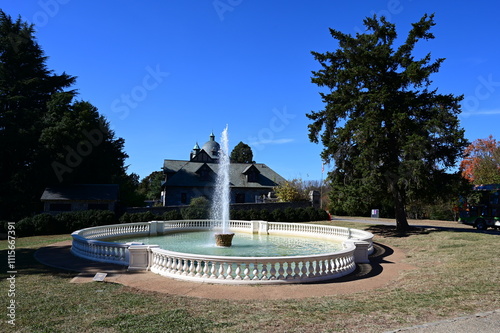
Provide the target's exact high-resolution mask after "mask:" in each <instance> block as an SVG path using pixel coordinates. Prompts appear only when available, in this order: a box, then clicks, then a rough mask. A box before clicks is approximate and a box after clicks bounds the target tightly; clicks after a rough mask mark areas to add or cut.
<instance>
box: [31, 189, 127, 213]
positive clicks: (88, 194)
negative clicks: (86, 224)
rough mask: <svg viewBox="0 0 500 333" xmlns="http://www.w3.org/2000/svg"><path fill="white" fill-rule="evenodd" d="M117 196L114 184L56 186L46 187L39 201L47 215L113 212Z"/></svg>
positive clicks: (117, 191) (117, 190)
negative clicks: (88, 211)
mask: <svg viewBox="0 0 500 333" xmlns="http://www.w3.org/2000/svg"><path fill="white" fill-rule="evenodd" d="M118 194H119V186H118V185H116V184H74V185H58V186H51V187H47V188H46V189H45V191H44V192H43V194H42V197H41V198H40V200H41V201H42V202H43V207H44V209H43V210H44V212H47V213H59V212H69V211H79V210H88V209H97V210H111V211H114V210H115V206H116V203H117V201H118Z"/></svg>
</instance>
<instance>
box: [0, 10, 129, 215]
mask: <svg viewBox="0 0 500 333" xmlns="http://www.w3.org/2000/svg"><path fill="white" fill-rule="evenodd" d="M46 60H47V57H46V56H45V55H44V53H43V50H42V49H41V47H40V46H39V45H38V43H37V42H36V40H35V37H34V29H33V26H32V25H29V24H27V23H25V22H22V20H21V19H20V18H19V19H17V20H16V21H13V20H12V18H11V17H10V16H8V15H7V14H5V13H4V12H3V11H1V10H0V219H16V218H20V217H23V216H26V215H29V214H32V213H34V212H37V211H39V209H40V207H41V205H40V196H41V193H42V192H43V189H44V188H45V187H46V186H47V185H53V184H66V183H67V184H71V183H93V184H102V183H115V184H124V185H127V184H133V181H131V179H130V177H129V176H128V175H127V174H126V167H125V166H124V161H125V158H126V157H127V155H126V154H125V152H123V146H124V140H123V139H121V138H115V136H114V133H113V131H111V130H110V128H109V124H108V123H107V121H106V120H105V118H104V117H103V116H102V115H100V114H99V113H98V111H97V109H96V108H95V107H94V106H92V105H91V104H90V103H88V102H83V101H74V98H75V95H76V92H75V91H74V90H70V89H69V88H70V87H71V85H72V84H74V82H75V77H72V76H70V75H67V74H65V73H63V74H61V75H57V74H54V72H53V71H51V70H49V69H48V68H47V66H46ZM124 188H130V186H124ZM133 190H135V189H133ZM123 197H127V195H124V193H122V198H123Z"/></svg>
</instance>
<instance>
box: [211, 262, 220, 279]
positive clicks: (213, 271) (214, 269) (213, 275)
mask: <svg viewBox="0 0 500 333" xmlns="http://www.w3.org/2000/svg"><path fill="white" fill-rule="evenodd" d="M217 265H218V263H217V262H215V261H214V262H212V268H211V269H210V278H211V279H213V278H217Z"/></svg>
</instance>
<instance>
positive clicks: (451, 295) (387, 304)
mask: <svg viewBox="0 0 500 333" xmlns="http://www.w3.org/2000/svg"><path fill="white" fill-rule="evenodd" d="M328 223H331V222H328ZM328 223H327V222H325V224H328ZM335 224H336V225H341V226H348V227H355V228H359V229H367V230H369V231H371V232H373V233H375V235H376V236H375V241H376V242H378V243H381V244H384V245H386V246H389V247H397V248H399V249H401V250H403V251H404V252H405V254H406V255H407V259H406V260H405V261H406V263H408V264H411V265H413V266H415V267H416V269H413V270H406V271H403V272H401V274H400V277H399V278H397V279H395V280H393V281H392V283H390V284H389V285H388V286H387V287H385V288H382V289H377V290H374V291H370V292H355V291H353V293H352V294H349V295H338V296H328V297H316V298H306V299H297V300H275V301H229V300H210V299H200V298H193V297H184V296H173V295H166V294H155V293H151V292H143V291H137V290H134V289H131V288H129V287H124V286H121V285H116V284H112V283H97V282H93V283H85V284H73V283H70V280H71V279H72V278H73V277H74V276H75V275H74V273H68V272H63V271H58V270H54V269H50V268H47V267H45V266H43V265H41V264H39V263H38V262H37V261H36V260H35V259H34V258H33V253H34V252H35V250H36V249H37V248H39V247H42V246H44V245H48V244H51V243H55V242H59V241H62V240H69V239H70V237H69V236H68V235H58V236H43V237H29V238H21V239H17V241H16V266H17V267H16V268H17V271H18V274H16V280H15V301H16V321H15V323H16V326H15V327H12V326H11V325H9V324H8V323H7V319H8V318H7V305H8V302H9V299H10V298H9V297H7V293H8V291H9V281H8V280H7V279H6V278H7V277H8V276H7V275H6V274H5V272H6V271H7V269H6V268H4V269H3V270H2V271H1V272H0V273H1V282H0V290H1V293H2V295H3V297H2V309H3V312H4V313H3V314H2V316H3V318H2V323H1V324H0V331H1V332H51V333H52V332H269V331H277V332H310V331H314V332H380V331H384V330H389V329H396V328H399V327H405V326H411V325H415V324H419V323H424V322H428V321H435V320H441V319H444V318H447V317H451V316H461V315H465V314H474V313H477V312H482V311H489V310H494V309H498V308H500V300H499V297H498V295H499V294H500V287H499V285H500V269H499V267H500V259H499V257H498V248H499V245H500V235H499V234H498V232H478V231H476V230H474V229H470V230H469V231H461V232H457V231H439V230H431V231H425V232H422V231H414V232H410V233H408V234H407V235H404V236H402V235H395V234H393V233H392V232H391V230H388V227H383V226H377V227H374V226H370V225H364V224H359V223H352V222H351V223H349V222H342V223H340V222H335ZM7 245H8V244H7V241H0V251H1V252H2V258H4V259H3V261H4V263H5V264H4V265H3V267H5V266H6V262H7ZM326 287H327V285H325V288H326ZM256 288H258V287H256Z"/></svg>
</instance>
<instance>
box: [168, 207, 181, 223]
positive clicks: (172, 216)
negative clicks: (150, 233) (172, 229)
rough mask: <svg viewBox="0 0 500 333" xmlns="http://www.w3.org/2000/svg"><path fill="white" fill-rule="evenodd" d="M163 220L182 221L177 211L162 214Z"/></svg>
mask: <svg viewBox="0 0 500 333" xmlns="http://www.w3.org/2000/svg"><path fill="white" fill-rule="evenodd" d="M163 220H165V221H170V220H182V215H181V212H180V211H178V210H177V209H175V210H170V211H168V212H165V213H163Z"/></svg>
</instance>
